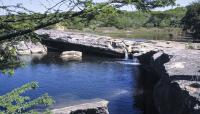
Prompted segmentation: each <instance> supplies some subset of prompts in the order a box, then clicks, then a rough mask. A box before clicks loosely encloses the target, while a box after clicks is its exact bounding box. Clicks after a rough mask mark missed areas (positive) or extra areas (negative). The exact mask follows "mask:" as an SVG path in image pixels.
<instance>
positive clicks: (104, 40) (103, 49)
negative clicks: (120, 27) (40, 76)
mask: <svg viewBox="0 0 200 114" xmlns="http://www.w3.org/2000/svg"><path fill="white" fill-rule="evenodd" d="M36 33H37V34H39V35H41V36H42V42H43V44H44V45H46V46H47V47H48V49H55V50H57V51H71V50H75V51H81V52H83V53H89V54H96V55H103V56H111V57H124V56H125V53H126V52H127V51H128V48H127V45H126V43H125V42H124V41H123V40H120V39H113V38H111V37H107V36H98V35H92V34H86V33H75V32H63V31H57V30H38V31H36Z"/></svg>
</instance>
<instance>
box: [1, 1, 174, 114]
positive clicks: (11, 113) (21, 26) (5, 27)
mask: <svg viewBox="0 0 200 114" xmlns="http://www.w3.org/2000/svg"><path fill="white" fill-rule="evenodd" d="M1 1H3V0H1ZM52 1H53V0H52ZM174 2H175V0H108V1H106V2H101V3H95V2H94V1H93V0H60V1H58V2H57V3H55V4H54V5H53V6H50V7H48V8H46V11H45V12H43V13H37V12H34V11H31V10H29V9H27V8H26V7H24V6H23V4H16V5H3V4H1V5H0V10H3V11H4V12H5V15H3V16H1V17H0V43H2V42H5V41H7V42H11V43H12V42H14V41H15V40H19V39H21V38H23V39H27V36H34V37H35V36H37V35H36V34H35V33H33V31H35V30H38V29H41V28H44V27H47V26H50V25H53V24H56V23H59V22H62V21H64V20H66V19H73V18H76V17H80V18H81V19H82V21H83V22H85V23H86V24H87V23H89V22H90V21H91V20H93V19H95V18H97V17H98V15H104V16H106V15H108V14H110V13H116V10H117V9H118V8H120V7H122V6H124V5H128V4H132V5H135V6H136V8H138V9H139V10H150V9H152V8H155V7H162V6H168V5H173V4H174ZM64 5H65V7H66V8H67V10H65V11H61V10H60V7H61V6H64ZM75 9H78V10H77V11H75ZM13 40H14V41H13ZM5 49H6V50H5ZM17 60H18V58H17V55H16V53H15V50H14V49H12V48H10V46H8V47H7V45H6V46H5V48H4V49H3V50H0V64H1V65H0V70H3V72H5V71H7V70H10V69H13V68H14V67H16V66H17V65H18V64H17V62H18V61H17ZM5 66H6V67H5ZM9 73H10V74H13V73H14V70H10V71H9ZM36 87H37V83H35V82H32V83H28V84H26V85H24V86H22V87H21V88H17V89H15V90H13V91H11V92H10V93H7V94H6V95H3V96H0V107H1V109H0V111H1V112H0V113H8V114H15V113H37V112H34V111H33V110H31V109H32V107H33V106H35V105H40V104H44V105H50V104H52V103H53V100H52V99H51V97H49V96H48V95H43V96H42V97H39V98H37V99H35V100H31V99H30V98H29V97H23V96H20V94H22V93H24V92H26V91H27V90H32V89H34V88H36Z"/></svg>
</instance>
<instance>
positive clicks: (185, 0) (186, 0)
mask: <svg viewBox="0 0 200 114" xmlns="http://www.w3.org/2000/svg"><path fill="white" fill-rule="evenodd" d="M47 1H49V2H47ZM52 1H54V2H52ZM56 1H59V0H1V2H0V4H4V5H16V3H22V4H23V5H24V6H26V8H28V9H30V10H33V11H36V12H43V11H45V7H49V6H52V5H53V4H55V2H56ZM95 1H98V2H102V1H105V0H95ZM194 1H196V0H177V1H176V3H177V4H180V5H181V6H186V5H189V4H190V3H192V2H194ZM65 8H66V7H63V8H62V9H65ZM170 8H172V7H171V6H169V7H164V8H156V9H154V10H157V11H158V10H161V11H163V10H167V9H170ZM122 10H128V11H135V10H136V9H135V8H134V6H126V7H123V8H122ZM0 13H1V14H2V13H3V11H2V10H0Z"/></svg>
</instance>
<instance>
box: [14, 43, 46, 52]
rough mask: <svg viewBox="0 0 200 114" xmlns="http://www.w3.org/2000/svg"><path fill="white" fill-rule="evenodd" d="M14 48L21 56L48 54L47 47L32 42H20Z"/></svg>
mask: <svg viewBox="0 0 200 114" xmlns="http://www.w3.org/2000/svg"><path fill="white" fill-rule="evenodd" d="M13 47H14V48H15V49H16V51H17V53H18V54H19V55H29V54H38V53H41V54H46V53H47V47H46V46H44V45H42V44H41V43H40V42H36V43H33V42H31V41H19V42H16V43H14V45H13Z"/></svg>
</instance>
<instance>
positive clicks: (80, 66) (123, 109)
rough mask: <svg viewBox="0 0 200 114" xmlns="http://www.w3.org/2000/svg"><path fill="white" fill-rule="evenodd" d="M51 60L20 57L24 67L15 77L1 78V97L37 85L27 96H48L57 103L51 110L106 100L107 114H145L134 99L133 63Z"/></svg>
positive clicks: (94, 59)
mask: <svg viewBox="0 0 200 114" xmlns="http://www.w3.org/2000/svg"><path fill="white" fill-rule="evenodd" d="M54 56H55V55H54V54H51V55H48V56H44V57H36V58H35V57H30V56H26V57H23V59H24V61H26V63H27V65H26V66H24V67H21V68H17V69H16V71H15V74H14V76H12V77H10V76H4V75H2V74H0V94H1V95H2V94H5V93H7V92H9V91H11V90H12V89H14V88H16V87H19V86H21V85H23V84H25V83H27V82H31V81H37V82H39V86H40V87H39V88H38V89H37V90H34V91H30V92H28V93H26V95H29V96H31V97H32V98H35V97H38V96H40V95H41V94H44V93H46V92H47V93H48V94H49V95H50V96H52V97H53V98H54V100H55V101H56V103H55V104H54V105H53V106H52V107H51V108H61V107H65V106H69V105H74V104H78V103H80V102H85V101H87V100H91V99H106V100H108V101H109V112H110V114H144V110H143V109H141V108H137V107H136V105H135V104H137V102H140V101H138V99H137V100H136V98H137V97H133V96H134V94H135V93H134V92H135V89H136V78H137V77H138V75H139V70H138V65H137V64H135V61H133V60H126V61H125V60H119V59H109V58H102V57H93V56H84V57H83V60H82V61H70V62H64V61H62V60H61V59H58V58H56V57H54Z"/></svg>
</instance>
